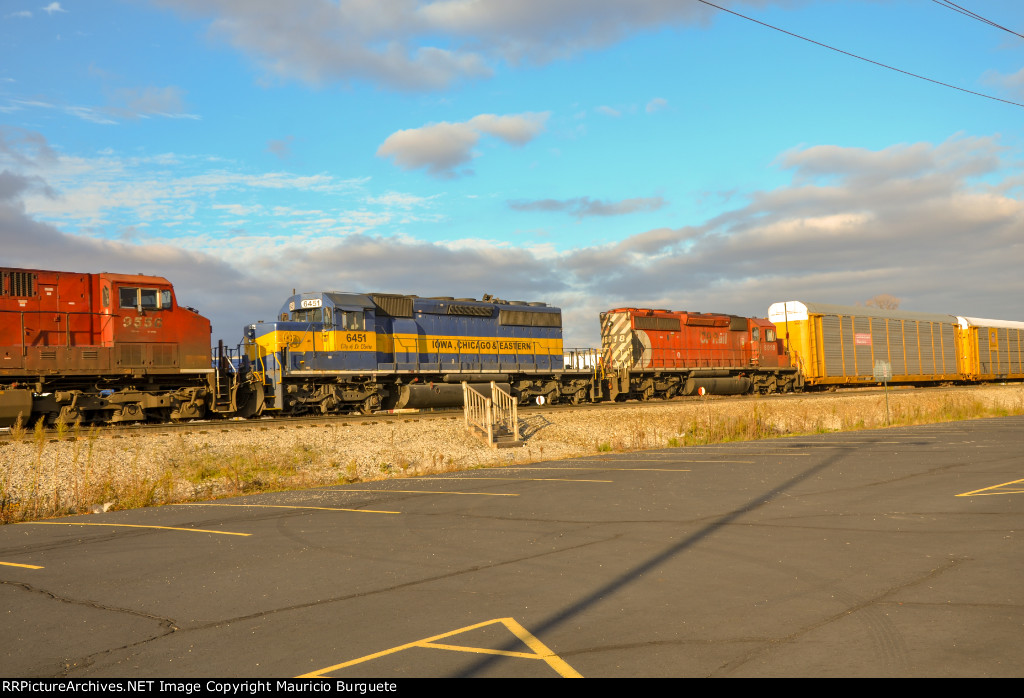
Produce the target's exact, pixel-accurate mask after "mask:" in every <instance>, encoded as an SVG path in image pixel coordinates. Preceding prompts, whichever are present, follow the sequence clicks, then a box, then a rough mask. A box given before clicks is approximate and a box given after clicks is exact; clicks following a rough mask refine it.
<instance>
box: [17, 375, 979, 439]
mask: <svg viewBox="0 0 1024 698" xmlns="http://www.w3.org/2000/svg"><path fill="white" fill-rule="evenodd" d="M959 387H963V386H959ZM943 389H944V386H935V387H930V388H926V390H929V391H941V390H943ZM907 390H921V389H920V388H908V387H900V388H889V391H890V392H898V391H907ZM882 391H883V389H882V388H878V387H864V388H840V389H838V390H835V391H826V392H806V393H786V394H782V395H758V396H752V395H707V396H703V397H697V396H691V397H675V398H672V399H670V400H648V401H636V400H631V401H628V402H599V403H581V404H578V405H544V406H542V407H538V406H535V405H524V406H521V407H520V408H519V412H520V414H521V415H524V416H531V415H535V414H545V413H551V412H560V411H565V410H588V411H590V410H621V409H637V408H640V409H644V408H649V407H662V406H665V405H670V404H694V403H700V402H706V403H714V404H726V403H731V402H740V401H749V400H755V399H756V400H761V401H766V402H767V401H776V400H789V399H792V398H793V397H804V398H821V399H827V398H828V397H829V396H835V395H843V394H846V395H849V394H870V393H873V392H875V393H881V392H882ZM431 419H438V420H441V419H462V408H438V409H432V410H407V411H401V412H397V413H389V412H376V413H374V414H371V415H362V414H349V415H332V416H324V415H302V416H298V417H261V418H256V419H239V418H234V419H224V420H210V419H203V420H192V421H182V422H163V423H159V424H148V423H138V424H117V425H110V426H93V427H87V426H82V427H78V428H76V427H75V426H74V425H68V426H67V427H65V428H63V429H61V428H59V427H48V428H46V429H44V430H43V434H44V438H46V440H47V441H54V440H63V439H76V438H87V437H89V435H90V434H93V435H94V436H103V437H108V438H114V437H120V438H125V437H127V438H131V437H133V436H144V435H157V434H169V433H175V432H182V433H205V432H209V433H224V432H230V431H235V430H243V431H245V430H269V429H315V428H319V427H325V426H359V425H373V424H377V423H400V422H411V421H421V420H431ZM17 438H21V439H32V438H36V437H35V436H34V429H32V428H25V429H23V430H22V432H21V435H20V437H19V435H18V434H17V432H16V430H14V429H12V428H0V442H3V441H10V440H12V439H17Z"/></svg>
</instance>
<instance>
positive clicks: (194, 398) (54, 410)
mask: <svg viewBox="0 0 1024 698" xmlns="http://www.w3.org/2000/svg"><path fill="white" fill-rule="evenodd" d="M217 378H218V371H217V370H216V369H215V368H214V367H213V366H212V364H211V360H210V321H209V320H207V319H206V318H205V317H203V316H202V315H200V314H199V313H198V312H196V311H195V310H193V309H191V308H183V307H181V306H179V305H178V304H177V302H176V300H175V297H174V289H173V288H172V286H171V284H170V282H169V281H167V279H164V278H161V277H158V276H141V275H139V276H128V275H123V274H105V273H104V274H73V273H67V272H55V271H40V270H34V269H0V426H9V425H11V424H14V423H15V422H16V421H17V419H18V417H19V415H20V416H21V417H22V419H23V420H24V421H25V422H27V421H28V420H29V415H33V416H40V415H41V416H43V417H44V418H45V419H46V420H47V421H48V422H50V423H53V422H56V421H64V422H65V423H69V424H71V423H74V422H76V421H81V422H82V423H91V422H134V421H141V420H145V419H151V418H152V419H159V420H167V419H187V418H193V417H201V416H205V415H207V414H208V413H209V411H210V410H214V411H216V410H217V409H218V407H223V409H224V411H225V412H227V411H231V410H232V409H233V407H232V406H231V405H230V404H224V405H219V404H218V397H219V395H218V392H220V393H224V395H223V397H224V400H223V402H225V403H230V392H231V391H229V390H223V391H218V386H217Z"/></svg>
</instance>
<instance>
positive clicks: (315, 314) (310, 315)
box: [292, 308, 324, 322]
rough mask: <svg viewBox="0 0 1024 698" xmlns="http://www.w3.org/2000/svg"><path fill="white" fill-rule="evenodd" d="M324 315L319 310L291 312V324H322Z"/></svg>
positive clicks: (306, 309)
mask: <svg viewBox="0 0 1024 698" xmlns="http://www.w3.org/2000/svg"><path fill="white" fill-rule="evenodd" d="M323 321H324V314H323V312H322V310H321V309H320V308H302V309H301V310H293V311H292V322H323Z"/></svg>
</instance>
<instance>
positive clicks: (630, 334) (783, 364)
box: [601, 308, 801, 400]
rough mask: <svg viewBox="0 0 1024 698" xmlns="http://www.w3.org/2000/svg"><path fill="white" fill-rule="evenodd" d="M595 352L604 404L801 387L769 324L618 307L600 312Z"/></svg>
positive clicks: (734, 318)
mask: <svg viewBox="0 0 1024 698" xmlns="http://www.w3.org/2000/svg"><path fill="white" fill-rule="evenodd" d="M601 350H602V361H603V367H604V372H605V375H606V380H605V381H603V386H602V392H604V393H605V394H604V395H603V396H602V397H604V398H605V399H612V400H616V399H617V400H626V399H629V398H637V399H641V400H647V399H651V398H655V397H658V398H670V397H673V396H675V395H694V394H703V393H712V394H719V395H732V394H740V393H748V392H751V391H752V390H754V391H757V392H760V393H769V392H788V391H792V390H794V389H797V388H799V387H801V386H800V378H799V374H798V373H797V371H796V369H795V368H793V367H792V366H790V362H789V357H788V356H787V355H786V352H785V348H784V347H783V342H782V340H780V339H779V338H778V336H777V335H776V331H775V325H773V324H772V323H771V322H769V321H768V320H765V319H761V318H745V317H739V316H736V315H720V314H715V313H690V312H673V311H670V310H650V309H640V308H617V309H615V310H609V311H608V312H606V313H601ZM702 388H703V391H701V389H702Z"/></svg>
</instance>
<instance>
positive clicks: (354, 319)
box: [338, 310, 366, 330]
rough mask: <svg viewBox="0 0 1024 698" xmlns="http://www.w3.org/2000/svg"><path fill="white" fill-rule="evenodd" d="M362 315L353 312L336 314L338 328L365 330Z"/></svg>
mask: <svg viewBox="0 0 1024 698" xmlns="http://www.w3.org/2000/svg"><path fill="white" fill-rule="evenodd" d="M364 317H365V315H364V313H362V312H357V311H353V310H347V311H339V312H338V327H339V328H341V329H343V330H363V329H366V325H365V320H364Z"/></svg>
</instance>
